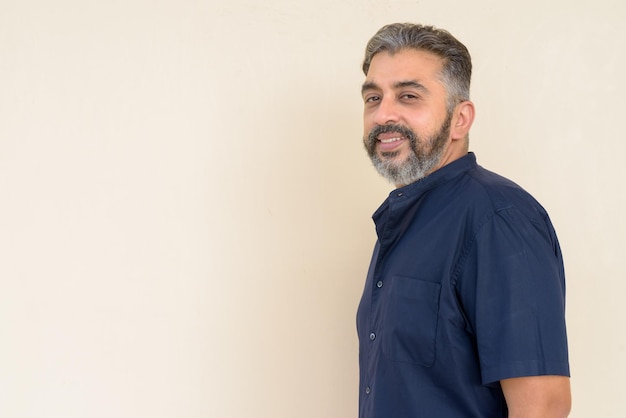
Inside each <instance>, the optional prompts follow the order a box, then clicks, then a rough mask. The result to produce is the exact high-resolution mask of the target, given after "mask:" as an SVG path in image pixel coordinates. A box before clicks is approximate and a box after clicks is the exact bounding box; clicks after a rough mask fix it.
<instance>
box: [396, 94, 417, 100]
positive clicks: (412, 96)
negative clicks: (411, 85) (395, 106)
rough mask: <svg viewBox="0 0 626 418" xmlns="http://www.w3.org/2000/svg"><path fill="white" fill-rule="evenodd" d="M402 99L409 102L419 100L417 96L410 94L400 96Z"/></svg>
mask: <svg viewBox="0 0 626 418" xmlns="http://www.w3.org/2000/svg"><path fill="white" fill-rule="evenodd" d="M400 97H401V98H402V99H407V100H415V99H417V98H418V97H417V96H416V95H415V94H410V93H407V94H403V95H402V96H400Z"/></svg>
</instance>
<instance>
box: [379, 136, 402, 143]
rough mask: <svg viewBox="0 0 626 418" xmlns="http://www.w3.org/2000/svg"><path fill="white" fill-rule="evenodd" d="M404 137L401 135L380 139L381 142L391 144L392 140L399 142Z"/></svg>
mask: <svg viewBox="0 0 626 418" xmlns="http://www.w3.org/2000/svg"><path fill="white" fill-rule="evenodd" d="M403 139H404V138H402V137H401V136H399V137H396V138H385V139H378V140H379V141H380V142H381V143H383V144H391V143H392V142H398V141H402V140H403Z"/></svg>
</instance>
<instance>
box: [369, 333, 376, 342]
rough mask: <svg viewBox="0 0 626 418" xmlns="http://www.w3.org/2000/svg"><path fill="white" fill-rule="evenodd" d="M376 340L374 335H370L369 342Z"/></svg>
mask: <svg viewBox="0 0 626 418" xmlns="http://www.w3.org/2000/svg"><path fill="white" fill-rule="evenodd" d="M375 339H376V334H374V333H373V332H372V333H371V334H370V340H372V341H374V340H375Z"/></svg>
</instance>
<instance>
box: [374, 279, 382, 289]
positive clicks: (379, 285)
mask: <svg viewBox="0 0 626 418" xmlns="http://www.w3.org/2000/svg"><path fill="white" fill-rule="evenodd" d="M376 287H378V288H381V287H383V281H382V280H380V281H379V282H378V283H376Z"/></svg>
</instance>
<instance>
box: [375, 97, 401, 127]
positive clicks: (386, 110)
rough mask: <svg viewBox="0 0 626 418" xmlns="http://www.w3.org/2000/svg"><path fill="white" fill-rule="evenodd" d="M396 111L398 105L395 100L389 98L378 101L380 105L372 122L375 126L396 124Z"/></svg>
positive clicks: (397, 118)
mask: <svg viewBox="0 0 626 418" xmlns="http://www.w3.org/2000/svg"><path fill="white" fill-rule="evenodd" d="M398 111H399V109H398V103H397V102H396V101H395V100H393V99H392V98H390V97H388V98H382V99H380V103H379V105H378V108H377V109H376V114H375V115H374V122H376V124H377V125H387V124H389V123H397V122H398V121H399V119H400V115H399V113H398Z"/></svg>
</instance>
